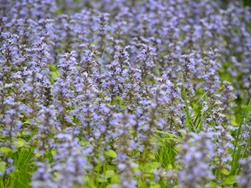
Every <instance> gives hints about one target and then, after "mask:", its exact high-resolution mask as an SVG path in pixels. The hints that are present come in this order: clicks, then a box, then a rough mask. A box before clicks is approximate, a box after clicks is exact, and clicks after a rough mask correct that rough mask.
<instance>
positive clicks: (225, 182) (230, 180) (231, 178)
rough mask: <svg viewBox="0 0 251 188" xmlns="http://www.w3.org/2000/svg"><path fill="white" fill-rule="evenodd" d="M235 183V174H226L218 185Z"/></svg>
mask: <svg viewBox="0 0 251 188" xmlns="http://www.w3.org/2000/svg"><path fill="white" fill-rule="evenodd" d="M235 183H236V180H235V176H228V177H227V178H226V179H224V181H223V182H221V184H220V185H233V184H235Z"/></svg>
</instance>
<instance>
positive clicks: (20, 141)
mask: <svg viewBox="0 0 251 188" xmlns="http://www.w3.org/2000/svg"><path fill="white" fill-rule="evenodd" d="M25 144H26V141H25V140H24V139H22V138H18V139H16V140H15V141H14V145H15V146H16V147H17V148H21V147H23V146H25Z"/></svg>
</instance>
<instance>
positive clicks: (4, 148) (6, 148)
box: [0, 147, 13, 154]
mask: <svg viewBox="0 0 251 188" xmlns="http://www.w3.org/2000/svg"><path fill="white" fill-rule="evenodd" d="M12 151H13V150H12V149H10V148H8V147H0V152H2V153H4V154H9V153H11V152H12Z"/></svg>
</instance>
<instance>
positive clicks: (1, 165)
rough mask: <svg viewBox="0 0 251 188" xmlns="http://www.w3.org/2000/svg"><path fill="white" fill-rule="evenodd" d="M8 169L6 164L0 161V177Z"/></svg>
mask: <svg viewBox="0 0 251 188" xmlns="http://www.w3.org/2000/svg"><path fill="white" fill-rule="evenodd" d="M5 169H6V162H4V161H0V175H2V174H3V173H4V172H5Z"/></svg>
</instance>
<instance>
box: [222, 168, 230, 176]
mask: <svg viewBox="0 0 251 188" xmlns="http://www.w3.org/2000/svg"><path fill="white" fill-rule="evenodd" d="M220 172H221V173H222V174H224V175H229V174H230V171H229V170H228V169H226V168H222V169H221V170H220Z"/></svg>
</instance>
